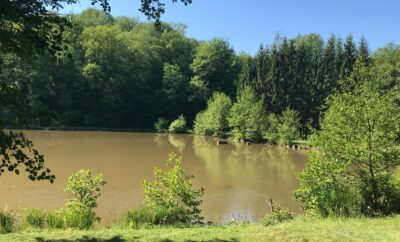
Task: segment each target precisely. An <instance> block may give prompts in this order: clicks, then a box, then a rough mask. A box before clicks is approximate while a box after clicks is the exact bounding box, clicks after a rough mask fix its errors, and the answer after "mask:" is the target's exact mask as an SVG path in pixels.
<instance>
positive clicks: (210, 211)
mask: <svg viewBox="0 0 400 242" xmlns="http://www.w3.org/2000/svg"><path fill="white" fill-rule="evenodd" d="M25 134H26V135H27V137H28V138H30V139H31V140H32V141H33V142H34V144H35V147H36V148H37V149H38V150H39V151H40V152H41V153H42V154H44V156H45V160H46V164H47V166H48V167H49V168H51V169H52V171H53V172H54V174H55V175H56V181H55V183H54V184H50V183H49V182H47V181H40V182H32V181H30V180H29V179H28V178H27V176H26V175H25V173H23V172H21V174H20V175H19V176H17V175H14V174H10V173H6V174H3V175H2V176H1V177H0V194H1V195H0V208H4V207H6V208H11V209H14V210H16V211H20V210H23V209H24V208H42V209H46V210H50V209H57V208H60V207H62V206H63V205H64V203H65V200H66V198H67V196H66V194H65V193H63V191H62V190H63V188H64V186H65V184H66V181H67V177H68V176H69V175H71V174H72V173H75V172H77V171H79V170H80V169H90V170H92V172H93V173H94V174H97V173H102V174H103V176H104V179H105V180H106V181H107V182H108V183H107V184H106V186H105V187H104V189H103V191H102V196H101V198H100V199H99V201H98V204H99V207H98V208H97V211H96V212H97V213H98V215H99V216H100V217H102V218H103V223H105V224H108V223H112V222H115V221H118V220H119V218H120V217H121V215H122V214H123V213H124V212H125V211H127V210H129V209H133V208H137V207H139V206H140V205H141V204H142V201H143V191H142V182H143V180H145V179H147V180H151V179H152V178H153V168H154V167H155V166H159V167H163V162H162V161H163V160H165V159H166V158H167V155H168V153H170V152H176V153H178V154H180V155H181V156H182V157H183V165H184V166H185V167H186V168H187V169H188V172H189V173H191V174H194V175H195V179H194V180H193V184H194V186H195V187H200V186H201V187H203V188H204V189H205V193H204V196H203V200H204V202H203V205H202V212H203V216H205V217H206V219H207V220H211V221H214V222H227V221H230V220H232V219H233V218H235V219H239V220H249V221H257V220H258V219H260V218H262V217H263V216H264V215H265V214H266V213H268V212H269V210H270V208H269V207H268V205H267V204H266V199H267V198H273V199H274V200H275V201H279V202H281V203H282V205H284V206H286V207H289V208H290V209H292V210H294V211H297V212H299V207H298V204H297V203H296V201H295V199H294V196H293V191H294V190H296V188H297V187H298V185H299V182H298V179H297V174H298V173H299V171H300V170H301V169H302V168H303V167H304V166H305V163H306V161H307V156H306V154H305V153H304V152H299V151H291V150H287V149H286V148H282V147H276V146H266V145H250V146H246V145H244V144H227V145H220V146H217V145H216V139H215V138H212V137H202V136H192V135H161V134H145V133H122V132H121V133H120V132H78V131H25Z"/></svg>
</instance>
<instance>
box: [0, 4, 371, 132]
mask: <svg viewBox="0 0 400 242" xmlns="http://www.w3.org/2000/svg"><path fill="white" fill-rule="evenodd" d="M68 17H69V18H70V20H71V22H72V27H71V28H69V29H68V30H67V31H66V32H65V33H64V39H65V43H66V45H67V46H66V47H68V48H65V49H66V50H65V51H64V52H60V53H59V55H58V56H57V58H53V57H52V56H51V55H50V54H48V55H47V54H41V55H39V56H36V57H34V58H32V59H31V60H30V61H28V62H27V61H26V60H21V59H20V58H19V57H17V56H16V55H14V54H10V53H1V58H0V59H1V67H0V78H1V81H2V82H3V83H5V84H6V86H12V87H14V88H15V87H16V88H17V89H18V90H19V92H20V95H21V96H22V97H24V100H25V102H26V105H22V106H23V107H25V109H24V111H23V112H22V113H21V111H20V110H21V109H17V110H19V111H18V113H16V111H13V109H11V108H7V109H5V110H2V111H1V113H0V115H1V119H2V120H3V122H4V124H6V125H15V124H16V125H19V124H21V123H24V124H28V125H33V126H53V127H63V126H65V127H98V128H131V129H148V128H153V127H154V126H153V125H154V123H156V121H157V120H159V118H161V117H162V118H163V119H165V120H168V121H169V122H171V121H172V120H175V119H176V118H177V117H178V116H180V115H183V116H184V117H185V118H186V121H187V126H189V127H191V126H192V124H193V121H194V119H195V117H196V115H197V113H198V112H200V111H202V110H204V109H206V106H207V100H209V99H210V98H211V97H212V96H213V93H214V92H219V93H224V94H225V95H226V96H228V97H229V98H230V99H231V100H232V102H235V101H236V100H239V98H237V97H238V96H240V95H241V93H242V92H243V90H244V89H246V88H247V87H249V88H251V90H252V91H253V92H255V95H256V99H257V100H262V106H263V109H264V110H263V112H265V113H266V114H275V115H277V116H282V115H283V113H284V111H285V110H293V111H295V112H297V113H298V119H299V125H300V127H299V128H300V131H301V134H302V135H303V136H307V135H308V134H309V132H310V129H311V128H312V127H314V128H315V127H318V119H319V116H320V114H321V111H323V110H324V102H325V99H326V98H327V97H328V96H329V95H330V94H332V93H333V92H335V90H338V89H340V88H341V83H340V82H339V80H344V79H345V78H346V77H348V76H349V75H350V73H351V71H352V69H353V66H354V64H355V63H356V60H357V59H359V60H360V61H361V62H362V63H364V64H365V65H368V64H369V63H370V62H371V58H370V57H369V53H368V46H367V42H366V40H365V39H361V40H360V42H359V44H356V43H355V42H354V40H353V38H352V36H351V35H349V36H348V37H347V38H346V40H345V41H344V43H343V42H342V40H341V38H339V37H335V36H331V37H330V38H329V39H328V41H327V42H326V43H325V42H324V40H323V39H322V37H321V36H319V35H317V34H310V35H305V36H298V37H296V38H292V39H290V38H286V37H281V36H277V37H276V39H275V41H274V42H273V43H272V44H271V45H270V46H268V47H264V46H261V47H260V49H259V51H258V53H257V54H256V55H255V56H250V55H247V54H243V53H239V54H237V53H235V51H234V50H233V48H232V47H231V46H230V44H229V43H228V42H227V41H226V40H224V39H219V38H216V39H213V40H211V41H197V40H195V39H192V38H188V37H186V36H185V33H184V26H181V25H172V24H166V23H163V24H162V26H161V30H159V29H156V28H155V27H154V25H153V24H151V23H143V22H140V21H138V20H136V19H133V18H128V17H115V18H114V17H112V16H111V15H109V14H108V13H106V12H103V11H97V10H94V9H88V10H86V11H84V12H82V13H81V14H77V15H71V16H68Z"/></svg>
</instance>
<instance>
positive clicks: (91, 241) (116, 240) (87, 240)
mask: <svg viewBox="0 0 400 242" xmlns="http://www.w3.org/2000/svg"><path fill="white" fill-rule="evenodd" d="M132 239H133V241H135V240H138V239H139V237H137V238H132ZM132 239H131V240H130V241H132ZM36 241H37V242H50V241H52V242H72V241H77V242H125V241H127V240H125V239H123V238H122V237H120V236H114V237H112V238H110V239H98V238H95V237H90V236H83V237H82V238H79V239H73V240H68V239H56V240H52V239H44V238H40V237H39V238H36Z"/></svg>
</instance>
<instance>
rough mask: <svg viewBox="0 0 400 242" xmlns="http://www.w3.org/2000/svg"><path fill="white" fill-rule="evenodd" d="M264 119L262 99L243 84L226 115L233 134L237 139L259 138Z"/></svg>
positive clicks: (256, 139)
mask: <svg viewBox="0 0 400 242" xmlns="http://www.w3.org/2000/svg"><path fill="white" fill-rule="evenodd" d="M264 119H265V115H264V105H263V100H262V99H259V98H257V96H256V94H255V93H254V91H253V89H251V88H250V87H248V86H245V87H244V88H243V90H242V91H241V92H240V94H239V96H238V98H237V101H236V102H235V103H234V104H233V106H232V108H231V110H230V112H229V116H228V122H229V126H230V127H231V128H232V134H233V136H234V137H235V138H236V139H238V140H252V141H258V140H260V139H261V137H262V130H263V127H264Z"/></svg>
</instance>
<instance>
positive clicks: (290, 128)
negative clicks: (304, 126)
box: [278, 108, 300, 144]
mask: <svg viewBox="0 0 400 242" xmlns="http://www.w3.org/2000/svg"><path fill="white" fill-rule="evenodd" d="M279 120H280V124H279V126H278V136H279V141H278V142H279V143H280V144H292V143H293V141H294V140H295V139H297V138H298V137H299V136H300V133H299V129H300V119H299V113H298V112H296V111H295V110H293V109H289V108H288V109H286V110H285V111H284V112H283V113H282V116H281V117H280V118H279Z"/></svg>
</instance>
